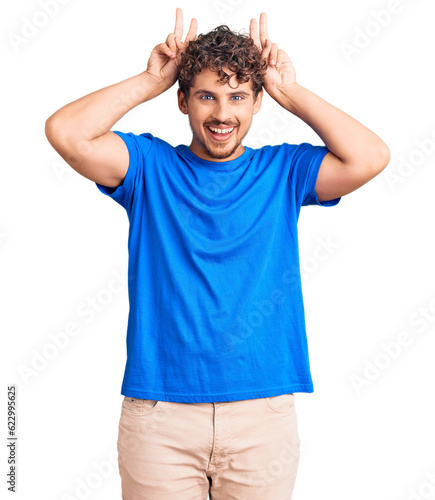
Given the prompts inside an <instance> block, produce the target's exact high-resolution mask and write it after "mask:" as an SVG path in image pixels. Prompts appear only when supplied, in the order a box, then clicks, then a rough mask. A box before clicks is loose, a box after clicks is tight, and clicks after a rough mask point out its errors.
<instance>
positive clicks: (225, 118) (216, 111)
mask: <svg viewBox="0 0 435 500" xmlns="http://www.w3.org/2000/svg"><path fill="white" fill-rule="evenodd" d="M231 116H232V114H231V109H230V105H229V103H227V102H226V101H225V100H221V101H217V102H216V105H215V106H214V107H213V115H212V119H213V120H215V121H216V124H217V123H224V124H226V125H229V124H231V123H232V120H231Z"/></svg>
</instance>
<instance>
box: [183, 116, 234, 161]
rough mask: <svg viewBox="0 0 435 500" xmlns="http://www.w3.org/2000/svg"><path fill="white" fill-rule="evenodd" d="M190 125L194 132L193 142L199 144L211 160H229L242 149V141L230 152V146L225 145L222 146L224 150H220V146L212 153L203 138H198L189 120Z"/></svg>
mask: <svg viewBox="0 0 435 500" xmlns="http://www.w3.org/2000/svg"><path fill="white" fill-rule="evenodd" d="M189 125H190V130H191V131H192V135H193V140H194V141H195V142H196V143H197V144H199V145H200V146H201V147H202V149H203V151H204V152H205V153H206V154H207V155H208V156H209V157H210V158H216V160H225V158H229V157H230V156H232V155H233V154H234V153H235V152H236V151H237V149H238V148H239V147H240V144H241V143H242V141H241V140H240V141H238V142H236V144H235V146H234V147H233V148H231V149H230V150H229V149H226V148H227V147H228V145H226V144H225V145H223V144H222V146H223V147H222V148H220V147H219V146H217V147H215V148H214V150H213V151H211V150H210V149H209V148H208V147H207V144H206V143H205V142H204V141H203V140H202V139H201V137H198V136H197V135H196V134H195V131H194V130H193V127H192V123H191V122H190V120H189Z"/></svg>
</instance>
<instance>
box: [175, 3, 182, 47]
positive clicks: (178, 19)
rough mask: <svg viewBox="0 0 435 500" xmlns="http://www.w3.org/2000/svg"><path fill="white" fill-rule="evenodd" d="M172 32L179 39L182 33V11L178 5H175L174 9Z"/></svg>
mask: <svg viewBox="0 0 435 500" xmlns="http://www.w3.org/2000/svg"><path fill="white" fill-rule="evenodd" d="M174 33H175V36H176V37H178V39H179V40H181V35H182V34H183V11H182V10H181V9H180V7H177V9H176V11H175V29H174Z"/></svg>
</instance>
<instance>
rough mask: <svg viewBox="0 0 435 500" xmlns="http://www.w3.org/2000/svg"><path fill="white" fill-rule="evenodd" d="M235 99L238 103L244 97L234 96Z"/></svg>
mask: <svg viewBox="0 0 435 500" xmlns="http://www.w3.org/2000/svg"><path fill="white" fill-rule="evenodd" d="M233 98H234V99H237V100H238V101H241V100H242V99H243V97H242V96H241V95H233Z"/></svg>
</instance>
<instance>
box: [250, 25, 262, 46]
mask: <svg viewBox="0 0 435 500" xmlns="http://www.w3.org/2000/svg"><path fill="white" fill-rule="evenodd" d="M249 35H250V37H251V38H252V40H254V44H255V45H256V46H257V47H258V48H259V50H261V44H260V37H259V36H258V28H257V20H256V19H254V18H253V19H251V23H250V25H249Z"/></svg>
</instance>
